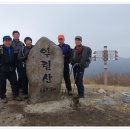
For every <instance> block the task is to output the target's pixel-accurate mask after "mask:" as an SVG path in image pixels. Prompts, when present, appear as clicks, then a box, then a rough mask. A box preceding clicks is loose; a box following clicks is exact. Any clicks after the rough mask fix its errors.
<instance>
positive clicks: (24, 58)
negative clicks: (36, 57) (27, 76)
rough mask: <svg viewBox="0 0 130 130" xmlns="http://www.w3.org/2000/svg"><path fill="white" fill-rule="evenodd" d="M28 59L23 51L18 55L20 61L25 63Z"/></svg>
mask: <svg viewBox="0 0 130 130" xmlns="http://www.w3.org/2000/svg"><path fill="white" fill-rule="evenodd" d="M26 59H27V57H26V56H25V55H23V50H22V49H21V50H20V51H19V53H18V60H19V61H25V60H26Z"/></svg>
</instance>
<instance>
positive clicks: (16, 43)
mask: <svg viewBox="0 0 130 130" xmlns="http://www.w3.org/2000/svg"><path fill="white" fill-rule="evenodd" d="M12 47H13V49H14V53H15V54H18V53H19V51H20V50H21V48H22V47H24V43H23V42H21V41H15V40H13V41H12Z"/></svg>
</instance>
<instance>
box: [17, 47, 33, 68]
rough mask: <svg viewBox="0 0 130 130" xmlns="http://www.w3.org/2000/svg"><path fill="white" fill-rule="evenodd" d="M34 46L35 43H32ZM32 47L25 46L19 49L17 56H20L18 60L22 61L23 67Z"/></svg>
mask: <svg viewBox="0 0 130 130" xmlns="http://www.w3.org/2000/svg"><path fill="white" fill-rule="evenodd" d="M32 47H33V45H32ZM32 47H30V48H29V47H27V46H24V47H22V48H21V50H20V51H19V53H18V57H17V58H18V61H19V62H21V64H22V67H23V65H25V63H26V60H27V57H28V54H29V52H30V50H31V49H32Z"/></svg>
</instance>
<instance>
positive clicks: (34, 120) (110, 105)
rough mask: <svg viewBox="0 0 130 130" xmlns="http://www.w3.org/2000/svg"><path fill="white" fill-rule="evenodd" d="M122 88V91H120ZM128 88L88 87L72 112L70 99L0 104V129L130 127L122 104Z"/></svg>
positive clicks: (128, 114) (129, 111) (128, 108)
mask: <svg viewBox="0 0 130 130" xmlns="http://www.w3.org/2000/svg"><path fill="white" fill-rule="evenodd" d="M123 88H124V89H123ZM125 91H128V92H130V87H119V86H108V87H107V88H105V87H104V86H97V85H87V87H86V89H85V92H86V93H85V98H84V99H80V100H79V104H78V107H77V109H76V110H75V109H73V108H74V107H73V102H72V99H71V98H70V97H68V96H66V95H65V96H64V97H62V98H64V99H61V100H60V101H51V102H46V103H38V104H27V102H26V101H22V102H20V103H19V102H17V101H13V100H12V99H11V93H10V91H8V97H9V102H8V103H7V104H2V103H0V126H130V104H125V103H123V102H122V92H125Z"/></svg>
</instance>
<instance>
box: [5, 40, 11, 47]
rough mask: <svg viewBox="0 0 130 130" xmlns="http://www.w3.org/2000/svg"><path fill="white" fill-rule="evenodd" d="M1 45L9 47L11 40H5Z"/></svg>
mask: <svg viewBox="0 0 130 130" xmlns="http://www.w3.org/2000/svg"><path fill="white" fill-rule="evenodd" d="M3 43H4V45H5V46H7V47H10V46H11V44H12V41H11V40H5V41H4V42H3Z"/></svg>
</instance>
